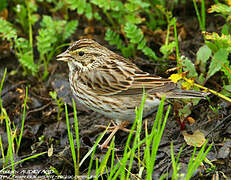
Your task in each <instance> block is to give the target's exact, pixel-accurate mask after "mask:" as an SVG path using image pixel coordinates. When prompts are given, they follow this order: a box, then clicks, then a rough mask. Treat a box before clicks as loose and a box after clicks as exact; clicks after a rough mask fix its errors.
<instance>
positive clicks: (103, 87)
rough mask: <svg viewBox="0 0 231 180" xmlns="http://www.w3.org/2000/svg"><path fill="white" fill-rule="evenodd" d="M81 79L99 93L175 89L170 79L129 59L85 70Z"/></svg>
mask: <svg viewBox="0 0 231 180" xmlns="http://www.w3.org/2000/svg"><path fill="white" fill-rule="evenodd" d="M79 78H80V80H81V81H82V82H83V83H84V84H85V85H87V86H88V87H89V88H91V90H92V91H93V92H94V93H96V94H99V95H106V96H110V95H140V94H142V92H143V88H145V91H146V92H151V93H158V92H159V91H162V92H166V91H169V90H171V89H174V88H175V87H176V86H175V84H174V83H173V82H172V81H171V80H170V79H164V78H161V77H158V76H153V75H150V74H148V73H146V72H143V71H141V70H140V69H139V68H138V67H137V66H135V65H134V64H133V63H130V62H129V61H127V60H124V61H120V62H119V63H116V61H110V62H108V63H107V65H104V66H101V67H98V68H97V69H94V70H92V71H88V72H84V73H82V74H81V76H80V77H79Z"/></svg>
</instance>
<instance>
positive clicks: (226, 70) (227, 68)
mask: <svg viewBox="0 0 231 180" xmlns="http://www.w3.org/2000/svg"><path fill="white" fill-rule="evenodd" d="M221 71H223V72H224V74H225V76H226V77H227V79H228V81H229V84H231V72H230V71H231V66H230V65H229V64H228V62H227V63H226V64H225V65H224V66H222V68H221Z"/></svg>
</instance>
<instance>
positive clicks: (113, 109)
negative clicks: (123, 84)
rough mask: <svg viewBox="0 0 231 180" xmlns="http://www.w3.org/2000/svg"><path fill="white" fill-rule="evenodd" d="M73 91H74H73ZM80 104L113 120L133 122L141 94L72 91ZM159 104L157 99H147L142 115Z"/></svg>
mask: <svg viewBox="0 0 231 180" xmlns="http://www.w3.org/2000/svg"><path fill="white" fill-rule="evenodd" d="M73 92H74V91H73ZM74 94H75V96H76V98H77V99H78V100H79V102H80V103H81V104H83V105H84V106H86V107H87V108H89V109H91V110H93V111H96V112H98V113H101V114H103V115H105V116H107V117H109V118H112V119H114V120H116V119H117V120H128V121H130V122H133V121H134V119H135V117H136V113H135V108H136V107H139V105H140V102H141V98H142V97H141V96H140V97H137V96H99V95H98V96H97V95H94V94H92V95H90V94H84V93H78V94H76V93H74ZM159 104H160V100H159V99H147V100H146V101H145V103H144V107H143V117H146V116H148V115H149V114H151V113H152V112H154V111H155V110H156V109H157V107H158V105H159Z"/></svg>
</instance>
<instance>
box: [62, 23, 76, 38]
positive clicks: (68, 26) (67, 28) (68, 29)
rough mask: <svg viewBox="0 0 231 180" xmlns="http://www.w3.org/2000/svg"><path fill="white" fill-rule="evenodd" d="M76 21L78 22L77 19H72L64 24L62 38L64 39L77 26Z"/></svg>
mask: <svg viewBox="0 0 231 180" xmlns="http://www.w3.org/2000/svg"><path fill="white" fill-rule="evenodd" d="M78 23H79V22H78V21H77V20H72V21H70V22H68V23H67V24H66V26H65V28H64V31H63V40H66V39H67V38H69V37H70V36H71V35H72V34H73V33H74V32H75V30H76V28H77V26H78Z"/></svg>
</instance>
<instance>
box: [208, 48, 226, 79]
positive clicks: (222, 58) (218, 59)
mask: <svg viewBox="0 0 231 180" xmlns="http://www.w3.org/2000/svg"><path fill="white" fill-rule="evenodd" d="M228 55H229V53H228V52H227V51H226V49H219V50H218V51H217V52H216V53H215V54H214V56H213V59H212V62H211V64H210V66H209V72H208V74H207V77H206V79H209V78H210V77H211V76H212V75H214V74H215V73H216V72H217V71H219V70H220V69H221V67H222V66H223V65H224V64H225V63H227V61H228Z"/></svg>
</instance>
